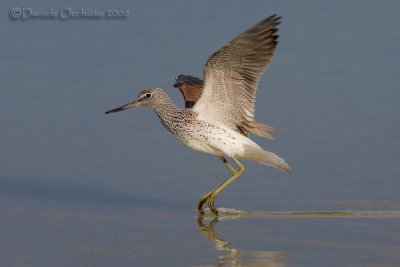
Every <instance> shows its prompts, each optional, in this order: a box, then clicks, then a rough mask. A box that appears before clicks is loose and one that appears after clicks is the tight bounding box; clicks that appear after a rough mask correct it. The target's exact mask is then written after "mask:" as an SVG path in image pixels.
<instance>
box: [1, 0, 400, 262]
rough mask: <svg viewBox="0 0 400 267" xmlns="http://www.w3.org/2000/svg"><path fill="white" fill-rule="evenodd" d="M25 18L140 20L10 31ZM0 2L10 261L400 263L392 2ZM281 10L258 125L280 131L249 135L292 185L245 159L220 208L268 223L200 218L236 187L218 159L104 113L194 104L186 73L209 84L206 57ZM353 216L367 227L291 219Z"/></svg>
mask: <svg viewBox="0 0 400 267" xmlns="http://www.w3.org/2000/svg"><path fill="white" fill-rule="evenodd" d="M16 6H17V7H29V8H32V9H48V8H51V7H52V8H53V9H55V10H59V9H61V8H63V7H70V8H76V9H80V8H85V9H89V10H100V11H105V10H109V9H111V10H113V9H122V10H129V11H130V14H129V16H128V17H127V18H126V19H108V20H107V19H97V20H96V19H92V20H91V19H69V20H65V21H60V20H58V19H28V20H25V21H19V20H16V21H14V20H11V19H10V18H9V16H8V12H9V10H10V9H11V8H13V7H16ZM0 7H1V8H0V10H2V11H3V12H2V15H1V16H0V21H1V25H2V27H0V34H1V44H0V62H1V63H0V77H1V88H0V124H1V128H0V129H1V130H0V214H1V221H0V236H1V238H0V265H1V266H233V265H234V264H236V266H249V265H251V264H256V263H257V264H264V266H399V265H400V256H399V253H398V251H400V230H399V229H400V227H399V226H400V218H399V217H400V216H399V215H398V211H399V209H400V197H399V195H400V194H399V192H400V157H399V154H400V141H399V140H400V139H399V136H400V105H399V100H400V79H399V70H400V56H399V53H398V47H399V46H400V32H399V30H398V26H399V25H400V17H399V16H398V11H399V10H400V4H399V3H398V2H397V1H385V2H377V1H375V2H372V1H371V2H365V1H351V2H348V1H336V2H334V3H327V2H325V3H323V2H319V1H302V2H294V1H280V2H279V3H278V2H270V1H267V2H265V1H253V2H245V1H229V2H228V1H217V2H215V1H203V2H195V1H185V2H180V1H170V2H168V3H166V2H165V3H164V2H162V1H146V2H145V3H137V2H133V3H131V2H126V1H114V2H105V1H100V2H98V1H97V2H90V3H81V2H79V1H69V2H60V3H54V2H52V1H42V0H41V1H36V2H35V4H33V3H31V2H28V1H5V2H2V3H1V4H0ZM273 13H278V14H279V15H281V16H282V17H283V19H282V24H281V25H280V31H279V33H280V44H279V47H278V50H277V52H276V55H275V57H274V60H273V62H272V64H271V65H270V68H269V70H268V71H267V73H266V74H265V75H264V76H263V79H262V81H261V84H260V88H259V91H258V94H257V105H256V116H257V120H258V121H260V122H265V123H268V124H270V125H273V126H276V127H277V128H278V129H279V131H278V132H276V133H275V134H274V136H275V137H276V140H275V141H273V142H270V141H267V140H264V139H260V138H256V137H254V138H253V139H254V140H255V141H257V142H258V143H259V144H260V145H261V146H263V147H264V148H266V149H268V150H271V151H274V152H276V153H278V154H279V155H281V156H282V157H284V158H285V159H286V160H287V161H288V162H289V163H290V164H291V166H292V168H293V173H292V174H290V175H288V174H284V173H280V172H278V171H276V170H274V169H271V168H266V167H265V166H262V165H258V164H256V163H251V162H247V163H245V165H246V167H247V172H246V173H245V174H244V175H243V176H242V177H240V178H239V179H238V180H237V181H235V183H234V184H232V185H231V186H229V187H228V188H227V189H226V190H224V191H223V192H222V193H221V194H220V196H219V197H218V198H217V200H216V204H217V206H218V207H226V208H234V209H237V210H244V211H248V212H250V213H251V212H261V213H258V214H261V215H260V216H253V215H254V213H251V214H253V215H251V214H250V215H248V216H243V217H240V218H236V217H235V216H228V217H227V218H223V219H221V220H220V221H219V222H212V221H211V219H210V218H208V217H207V218H205V219H204V221H203V222H202V221H201V220H200V221H197V219H196V217H197V212H196V210H195V207H196V204H197V201H198V198H199V197H200V196H201V195H202V194H203V193H205V192H207V191H208V190H210V189H211V188H212V187H214V186H215V185H217V184H219V183H220V182H222V181H223V180H224V179H225V178H226V177H227V175H228V174H229V172H228V171H227V170H226V168H225V167H224V166H223V164H221V163H220V162H219V161H218V160H216V159H215V158H212V157H210V156H208V155H204V154H200V153H197V152H193V151H191V150H189V149H188V148H186V147H184V146H183V145H181V144H180V143H179V142H178V141H177V140H176V139H175V138H174V137H173V136H171V135H170V134H169V133H168V132H167V131H166V130H164V129H163V128H162V126H161V124H160V123H159V121H158V119H157V118H156V116H154V114H152V113H151V112H150V111H148V110H145V109H137V110H130V111H125V112H121V113H117V114H113V115H112V116H111V115H105V114H104V112H105V111H106V110H109V109H111V108H114V107H117V106H119V105H120V104H124V103H127V102H128V101H130V100H132V99H134V98H135V97H136V95H137V93H138V92H139V91H140V90H141V89H143V88H146V87H150V86H157V87H161V88H164V89H165V90H166V91H167V92H168V93H169V94H170V95H171V97H172V98H173V99H174V100H175V102H176V103H179V104H180V105H182V99H181V97H180V95H179V94H178V92H177V91H176V90H175V89H174V88H172V86H171V85H172V83H173V82H174V78H175V77H176V76H177V75H178V74H180V73H185V74H192V75H197V76H201V74H202V67H203V65H204V63H205V61H206V59H207V57H208V56H209V55H210V54H211V53H213V52H214V51H216V50H217V49H219V48H220V47H221V46H222V45H223V44H224V43H226V42H227V41H229V40H230V39H231V38H233V37H234V36H235V35H237V34H239V33H240V32H242V31H243V30H245V29H247V28H248V27H250V26H251V25H253V24H254V23H256V22H258V21H259V20H261V19H263V18H265V17H267V16H269V15H271V14H273ZM221 14H222V16H221ZM349 210H356V211H361V212H372V213H371V214H372V215H369V216H359V213H356V214H354V215H352V216H338V217H335V216H334V215H333V214H329V213H328V215H327V216H321V215H318V214H314V213H310V214H311V215H310V216H295V214H296V212H298V211H308V212H310V211H325V212H336V211H349ZM382 211H384V212H386V213H382ZM269 212H287V216H283V217H282V216H270V215H269V214H270V213H269ZM382 214H384V215H382ZM209 223H211V225H214V223H215V225H214V226H215V229H212V227H209V228H207V225H208V224H209ZM203 224H204V225H203ZM226 242H230V243H229V244H228V243H226ZM268 264H269V265H268Z"/></svg>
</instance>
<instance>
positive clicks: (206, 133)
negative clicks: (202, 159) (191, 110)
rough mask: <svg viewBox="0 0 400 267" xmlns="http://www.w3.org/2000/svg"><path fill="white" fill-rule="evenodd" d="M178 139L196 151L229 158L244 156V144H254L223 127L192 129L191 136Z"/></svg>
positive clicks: (200, 126)
mask: <svg viewBox="0 0 400 267" xmlns="http://www.w3.org/2000/svg"><path fill="white" fill-rule="evenodd" d="M178 138H179V139H180V140H181V141H182V142H183V143H184V144H185V145H187V146H188V147H190V148H192V149H194V150H197V151H200V152H203V153H207V154H211V155H214V156H227V157H232V156H238V157H241V156H243V154H244V147H243V144H249V142H250V143H254V142H253V141H251V140H250V139H248V138H247V137H245V136H243V135H241V134H239V133H237V132H235V131H233V130H231V129H229V128H228V127H223V126H222V127H221V126H219V127H216V126H212V127H206V128H205V127H204V126H203V125H199V126H195V127H194V128H192V129H191V133H190V136H187V135H185V136H178ZM254 144H255V143H254Z"/></svg>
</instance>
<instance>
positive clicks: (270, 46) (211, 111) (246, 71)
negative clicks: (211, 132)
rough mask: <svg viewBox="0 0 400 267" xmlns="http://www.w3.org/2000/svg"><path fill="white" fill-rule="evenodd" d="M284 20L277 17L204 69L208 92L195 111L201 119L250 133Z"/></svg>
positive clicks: (234, 42) (242, 37) (245, 34)
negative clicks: (261, 82) (260, 83)
mask: <svg viewBox="0 0 400 267" xmlns="http://www.w3.org/2000/svg"><path fill="white" fill-rule="evenodd" d="M279 20H280V17H278V16H277V15H273V16H271V17H268V18H266V19H264V20H263V21H261V22H259V23H258V24H256V25H254V26H253V27H252V28H250V29H249V30H247V31H245V32H243V33H242V34H240V35H239V36H237V37H236V38H234V39H233V40H232V41H230V42H229V43H228V44H226V45H225V46H224V47H222V48H221V49H220V50H219V51H217V52H216V53H214V54H213V55H212V56H211V57H210V58H209V59H208V61H207V63H206V65H205V66H204V70H203V71H204V89H203V93H202V95H201V97H200V98H199V100H198V101H197V102H196V104H195V105H194V107H193V109H194V110H195V111H197V112H198V114H199V116H201V117H203V118H205V119H207V120H212V121H218V122H219V123H223V124H225V125H226V126H228V127H230V128H232V129H234V130H239V131H243V132H244V133H245V134H247V133H248V130H247V129H248V128H251V127H252V126H251V124H253V123H254V122H255V121H254V107H255V100H256V89H257V85H258V81H259V79H260V76H261V74H262V73H263V72H264V71H265V69H266V67H267V65H268V63H269V62H270V61H271V58H272V56H273V54H274V51H275V48H276V46H277V44H278V41H277V39H278V35H276V34H275V33H276V32H277V30H278V29H277V26H278V25H279V23H280V21H279Z"/></svg>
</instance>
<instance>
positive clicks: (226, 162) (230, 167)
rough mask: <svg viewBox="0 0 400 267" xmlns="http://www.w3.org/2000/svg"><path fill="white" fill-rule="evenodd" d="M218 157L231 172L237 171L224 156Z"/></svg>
mask: <svg viewBox="0 0 400 267" xmlns="http://www.w3.org/2000/svg"><path fill="white" fill-rule="evenodd" d="M220 159H221V160H222V161H223V162H224V164H225V166H226V167H228V169H229V170H230V171H231V173H232V174H235V173H237V170H235V168H233V167H232V165H231V164H229V162H228V161H227V160H226V159H225V158H224V157H221V158H220Z"/></svg>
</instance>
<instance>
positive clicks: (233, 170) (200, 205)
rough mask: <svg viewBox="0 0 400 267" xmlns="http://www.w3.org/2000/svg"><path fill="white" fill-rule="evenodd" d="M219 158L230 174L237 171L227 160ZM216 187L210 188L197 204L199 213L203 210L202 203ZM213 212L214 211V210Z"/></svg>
mask: <svg viewBox="0 0 400 267" xmlns="http://www.w3.org/2000/svg"><path fill="white" fill-rule="evenodd" d="M218 158H219V159H220V160H222V162H223V163H224V164H225V166H226V167H227V168H228V169H229V170H230V171H231V173H232V174H236V173H237V171H236V170H235V168H233V167H232V165H231V164H229V162H228V161H227V160H226V159H225V158H224V157H218ZM217 188H218V187H216V188H214V189H213V190H211V191H210V192H208V193H207V194H204V195H203V196H202V197H201V198H200V201H199V204H198V205H197V209H198V210H199V212H200V213H202V212H203V205H204V203H206V201H207V199H208V197H209V196H210V195H211V193H212V192H214V190H215V189H217ZM214 209H215V208H214ZM214 213H215V212H214Z"/></svg>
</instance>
